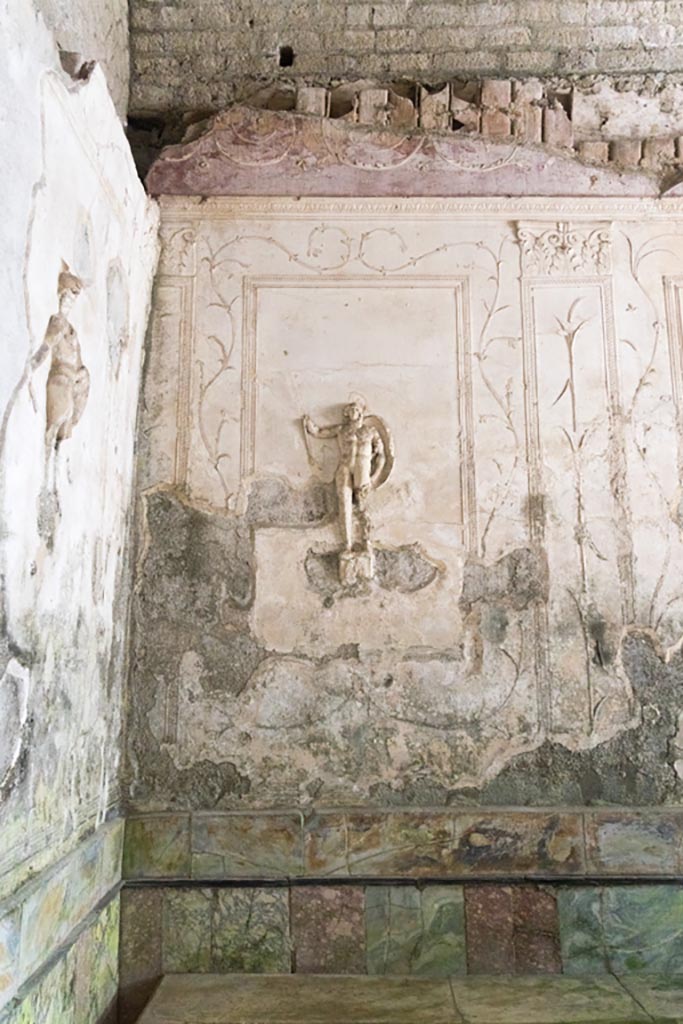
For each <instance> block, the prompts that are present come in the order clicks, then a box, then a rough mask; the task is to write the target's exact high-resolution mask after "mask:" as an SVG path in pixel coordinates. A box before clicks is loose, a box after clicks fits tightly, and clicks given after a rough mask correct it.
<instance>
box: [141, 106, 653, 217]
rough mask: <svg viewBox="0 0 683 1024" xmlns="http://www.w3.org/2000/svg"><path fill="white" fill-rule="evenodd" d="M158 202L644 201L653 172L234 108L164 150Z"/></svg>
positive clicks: (478, 141) (482, 141)
mask: <svg viewBox="0 0 683 1024" xmlns="http://www.w3.org/2000/svg"><path fill="white" fill-rule="evenodd" d="M147 187H148V189H149V191H150V192H151V193H152V194H153V195H156V196H159V195H196V196H225V195H247V196H248V195H251V196H253V195H261V196H264V195H272V196H283V195H290V196H320V195H327V196H354V195H355V196H397V197H401V196H409V195H410V196H482V195H489V196H525V195H539V196H577V197H578V196H587V195H591V196H642V197H651V198H654V197H656V196H658V194H659V186H658V184H657V181H656V180H654V179H653V178H652V177H651V176H648V175H647V174H644V173H641V172H638V171H631V172H623V171H618V170H615V169H613V168H611V167H599V166H587V165H586V164H584V163H582V162H581V161H579V160H577V159H576V158H575V157H574V156H573V155H571V154H568V155H565V154H564V153H562V152H559V151H555V152H548V151H547V150H545V149H543V148H541V147H538V146H532V145H525V144H522V143H519V142H518V141H515V140H514V139H508V140H506V141H493V140H491V139H487V138H484V137H482V136H479V135H475V134H472V133H455V134H452V135H444V134H440V133H437V132H426V131H400V130H398V129H395V128H389V127H385V126H371V125H358V124H353V123H350V122H348V121H344V120H342V119H337V120H331V119H328V118H324V117H311V116H307V115H304V114H297V113H293V112H291V111H273V110H255V109H252V108H250V107H244V106H240V105H236V106H233V107H231V108H230V109H228V110H226V111H224V112H223V113H221V114H218V115H217V116H216V117H214V118H213V119H212V120H211V121H210V122H209V123H208V125H207V127H206V129H205V131H204V132H203V134H201V135H200V136H199V137H198V138H195V139H192V140H191V141H189V142H185V143H181V144H180V145H176V146H169V147H167V148H166V149H164V150H163V151H162V153H161V155H160V156H159V158H158V159H157V160H156V161H155V162H154V163H153V164H152V167H151V168H150V171H149V173H148V175H147Z"/></svg>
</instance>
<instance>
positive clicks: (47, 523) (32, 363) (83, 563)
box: [0, 0, 157, 896]
mask: <svg viewBox="0 0 683 1024" xmlns="http://www.w3.org/2000/svg"><path fill="white" fill-rule="evenodd" d="M0 50H1V51H2V53H3V54H4V55H5V59H4V61H3V66H2V69H1V70H0V94H1V95H2V97H3V99H2V120H1V121H0V132H1V137H0V179H1V180H2V182H3V218H2V225H1V227H0V232H1V234H0V251H1V252H2V264H1V266H2V270H1V272H0V309H2V323H3V338H2V345H1V346H0V417H1V419H0V431H1V432H0V521H1V522H2V533H1V534H0V573H1V576H0V582H1V584H2V588H1V590H0V600H1V602H2V603H1V604H0V896H2V895H3V894H5V893H7V892H10V891H11V890H13V889H15V888H16V886H17V885H18V884H20V883H21V882H22V881H23V880H24V879H25V877H27V875H28V873H29V872H31V873H32V872H35V871H36V870H39V869H40V868H42V867H44V866H45V865H46V864H48V863H52V862H53V861H55V860H56V859H57V858H58V857H59V856H61V855H62V854H63V853H64V852H65V851H66V850H67V849H68V848H70V847H71V846H73V845H74V843H75V842H76V840H77V838H78V836H79V835H80V834H81V833H82V832H83V831H84V830H87V829H92V827H93V826H96V825H97V824H98V823H100V822H101V821H102V820H103V819H104V817H105V816H106V815H107V813H108V812H110V811H111V809H112V807H114V806H115V804H116V801H117V795H118V764H119V740H120V716H121V694H122V676H123V658H124V653H125V652H124V640H125V628H126V608H127V585H128V583H127V580H128V577H127V562H126V560H125V547H126V538H127V523H128V511H129V502H130V489H131V477H132V465H133V437H134V428H135V415H136V405H137V395H138V381H139V374H140V366H141V356H142V343H143V338H144V331H145V324H146V318H147V310H148V304H149V295H150V284H151V279H152V275H153V271H154V264H155V260H156V224H157V216H156V211H155V209H154V207H153V204H151V203H150V202H149V201H148V200H147V198H146V196H145V194H144V191H143V188H142V186H141V184H140V182H139V180H138V178H137V175H136V172H135V168H134V165H133V162H132V158H131V156H130V152H129V149H128V145H127V142H126V139H125V136H124V134H123V130H122V128H121V125H120V122H119V119H118V117H117V113H116V110H115V107H114V104H113V102H112V99H111V96H110V94H109V92H108V89H107V84H106V81H105V77H104V74H103V72H102V70H101V69H100V68H99V67H98V68H96V69H95V71H94V73H93V75H92V77H91V79H90V81H89V82H87V83H79V84H75V83H74V82H73V81H72V80H71V79H69V77H68V76H66V75H65V74H64V73H63V72H62V71H61V69H60V68H59V61H58V54H57V50H56V47H55V42H54V39H53V37H52V35H51V33H50V31H49V30H48V29H47V28H46V26H45V25H44V23H43V21H42V19H41V18H40V17H39V16H37V15H36V13H35V12H34V10H33V9H32V7H31V5H30V4H28V3H26V2H24V0H21V2H20V3H18V4H17V2H16V0H0ZM63 262H64V263H66V264H67V265H68V266H69V267H70V269H71V270H72V272H73V273H75V274H77V275H79V276H80V277H81V278H82V280H83V281H84V284H85V287H84V289H83V291H82V293H81V295H80V296H79V297H78V299H77V302H76V304H75V306H74V308H73V312H72V314H71V317H70V319H71V322H72V324H73V326H74V328H75V330H76V332H77V334H78V338H79V341H80V345H81V350H82V358H83V362H84V364H85V365H86V367H87V368H88V371H89V373H90V395H89V399H88V403H87V405H86V408H85V412H84V414H83V417H82V419H81V421H80V422H79V423H78V424H77V426H76V428H75V431H74V434H73V437H72V438H71V439H69V440H67V441H64V442H63V443H62V444H61V445H60V446H59V448H58V449H57V450H56V451H55V450H49V449H47V448H46V445H45V426H46V379H47V374H48V370H49V356H48V357H47V358H43V357H41V356H40V355H37V353H39V349H40V347H41V345H42V342H43V339H44V335H45V330H46V326H47V324H48V321H49V318H50V316H51V315H52V314H53V313H56V312H57V278H58V274H59V271H60V268H61V266H62V263H63Z"/></svg>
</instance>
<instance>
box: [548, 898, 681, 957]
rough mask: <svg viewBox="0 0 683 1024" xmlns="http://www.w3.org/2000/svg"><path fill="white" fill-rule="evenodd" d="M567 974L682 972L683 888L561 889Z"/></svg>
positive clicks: (562, 934)
mask: <svg viewBox="0 0 683 1024" xmlns="http://www.w3.org/2000/svg"><path fill="white" fill-rule="evenodd" d="M558 908H559V915H560V941H561V946H562V962H563V968H564V973H565V974H599V973H605V972H614V973H616V974H628V973H631V972H636V971H652V972H662V973H665V974H667V973H675V972H677V971H678V972H680V971H681V970H683V886H678V885H638V886H632V885H624V886H616V885H615V886H605V887H600V888H587V887H586V888H584V887H580V888H577V889H570V888H566V889H560V890H559V892H558Z"/></svg>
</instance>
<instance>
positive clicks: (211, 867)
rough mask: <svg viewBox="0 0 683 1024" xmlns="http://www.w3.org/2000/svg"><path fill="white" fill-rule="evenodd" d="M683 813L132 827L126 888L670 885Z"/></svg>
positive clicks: (185, 819) (400, 815)
mask: <svg viewBox="0 0 683 1024" xmlns="http://www.w3.org/2000/svg"><path fill="white" fill-rule="evenodd" d="M681 874H683V812H680V811H674V810H671V811H668V810H662V811H653V810H652V809H649V808H634V809H632V810H624V809H619V808H613V809H611V810H609V811H599V810H596V811H590V812H584V813H578V812H575V811H557V810H555V811H553V810H545V811H531V810H527V811H520V810H516V811H507V810H494V811H493V812H491V813H486V812H485V811H483V810H479V811H478V812H474V811H471V812H467V811H464V812H462V813H460V812H457V813H453V812H451V811H448V810H446V809H442V810H434V811H426V810H402V811H401V810H379V809H377V810H366V811H349V812H342V811H324V810H321V811H319V812H315V813H308V814H306V813H304V812H303V811H289V812H284V811H283V812H274V813H273V812H271V813H268V812H266V813H258V812H257V813H239V812H227V813H222V812H218V813H208V812H207V813H199V814H192V815H189V814H180V813H175V814H147V815H144V816H141V817H132V818H129V819H128V820H127V822H126V841H125V852H124V858H123V876H124V878H125V879H130V880H152V879H168V880H176V881H177V880H180V879H194V880H195V881H201V882H210V881H211V880H212V879H217V880H230V879H240V878H253V879H265V878H267V879H285V878H300V877H304V878H309V879H313V878H342V877H346V878H376V879H387V878H431V879H443V878H462V879H467V878H495V877H499V878H500V877H510V876H520V875H523V876H535V877H538V878H546V877H547V878H561V877H567V876H571V877H576V876H583V875H587V876H590V877H596V878H603V879H609V878H624V877H626V878H628V877H638V878H662V877H668V878H675V877H678V876H680V875H681Z"/></svg>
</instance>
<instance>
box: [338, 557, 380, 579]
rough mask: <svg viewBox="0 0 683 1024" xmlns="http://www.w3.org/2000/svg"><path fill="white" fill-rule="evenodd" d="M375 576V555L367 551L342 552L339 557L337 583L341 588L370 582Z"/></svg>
mask: <svg viewBox="0 0 683 1024" xmlns="http://www.w3.org/2000/svg"><path fill="white" fill-rule="evenodd" d="M374 575H375V553H374V551H373V550H372V549H371V548H369V549H368V550H367V551H342V552H340V555H339V581H340V583H341V584H342V586H343V587H352V586H354V584H356V583H361V582H363V581H365V580H371V579H373V578H374Z"/></svg>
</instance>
